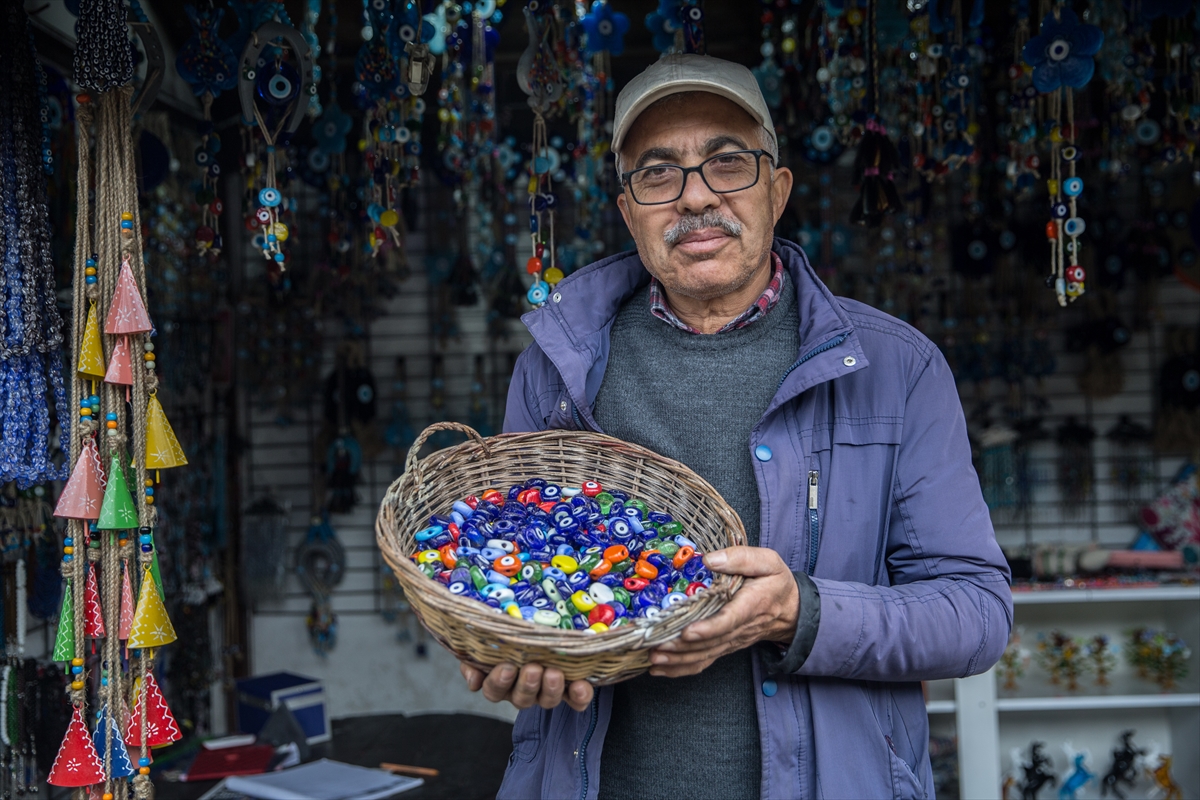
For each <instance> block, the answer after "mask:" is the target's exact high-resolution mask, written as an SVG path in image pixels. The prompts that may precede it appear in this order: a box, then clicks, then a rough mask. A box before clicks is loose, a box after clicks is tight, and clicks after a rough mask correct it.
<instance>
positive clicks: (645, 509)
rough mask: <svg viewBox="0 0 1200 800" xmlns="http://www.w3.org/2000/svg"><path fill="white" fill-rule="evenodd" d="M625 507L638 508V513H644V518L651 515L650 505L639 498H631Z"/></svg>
mask: <svg viewBox="0 0 1200 800" xmlns="http://www.w3.org/2000/svg"><path fill="white" fill-rule="evenodd" d="M625 507H626V508H636V509H637V510H638V513H639V514H641V515H642V519H645V518H646V517H647V515H649V513H650V507H649V506H647V505H646V504H645V503H643V502H642V501H641V500H638V499H637V498H634V499H633V500H630V501H629V502H628V503H626V504H625Z"/></svg>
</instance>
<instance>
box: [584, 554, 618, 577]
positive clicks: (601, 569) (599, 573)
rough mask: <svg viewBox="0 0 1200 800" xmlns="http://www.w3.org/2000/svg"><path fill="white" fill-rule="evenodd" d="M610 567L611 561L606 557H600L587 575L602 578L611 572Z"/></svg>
mask: <svg viewBox="0 0 1200 800" xmlns="http://www.w3.org/2000/svg"><path fill="white" fill-rule="evenodd" d="M612 567H613V565H612V562H611V561H609V560H608V559H607V558H602V559H600V563H599V564H597V565H596V566H595V567H593V568H592V571H591V572H589V573H588V575H591V576H592V577H593V578H603V577H604V576H605V575H607V574H608V573H610V572H612Z"/></svg>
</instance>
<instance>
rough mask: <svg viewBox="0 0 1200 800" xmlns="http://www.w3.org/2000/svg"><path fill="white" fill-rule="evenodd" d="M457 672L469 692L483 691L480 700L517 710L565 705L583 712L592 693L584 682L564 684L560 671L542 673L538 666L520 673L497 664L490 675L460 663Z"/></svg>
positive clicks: (546, 670) (530, 666)
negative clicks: (482, 698) (508, 704)
mask: <svg viewBox="0 0 1200 800" xmlns="http://www.w3.org/2000/svg"><path fill="white" fill-rule="evenodd" d="M458 669H459V671H460V672H462V676H463V677H464V678H466V680H467V688H468V689H470V690H471V691H472V692H478V691H479V690H480V689H483V696H484V697H486V698H487V699H488V700H491V701H492V702H493V703H499V702H500V701H501V700H507V701H508V702H510V703H512V704H513V705H514V706H516V707H517V708H532V707H533V706H534V705H539V706H541V707H542V708H554V707H556V706H557V705H558V704H559V703H562V702H564V701H565V702H566V704H567V705H569V706H570V707H571V708H573V709H575V710H576V711H583V710H584V709H586V708H587V707H588V705H590V704H591V702H592V695H593V694H594V693H595V689H594V688H593V687H592V685H591V684H590V683H588V682H587V681H571V682H570V684H568V683H567V681H566V679H565V678H564V677H563V674H562V670H559V669H556V668H555V667H548V668H545V669H543V668H542V666H541V665H540V664H526V665H525V666H524V667H521V669H520V670H518V669H517V668H516V666H514V665H513V664H497V665H496V666H495V667H493V668H492V671H491V672H489V673H484V672H482V671H481V670H478V669H475V668H474V667H470V666H467V665H466V664H462V663H460V664H459V665H458Z"/></svg>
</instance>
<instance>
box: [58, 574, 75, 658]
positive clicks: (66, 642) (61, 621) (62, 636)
mask: <svg viewBox="0 0 1200 800" xmlns="http://www.w3.org/2000/svg"><path fill="white" fill-rule="evenodd" d="M74 657H75V587H74V585H73V584H72V583H71V581H67V587H66V591H65V592H64V593H63V604H62V613H60V614H59V615H58V633H56V634H55V635H54V656H53V660H54V661H66V662H67V663H70V661H71V659H73V658H74Z"/></svg>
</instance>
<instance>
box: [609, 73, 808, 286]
mask: <svg viewBox="0 0 1200 800" xmlns="http://www.w3.org/2000/svg"><path fill="white" fill-rule="evenodd" d="M761 148H762V136H761V135H760V128H759V126H758V124H757V123H756V122H755V121H754V120H753V119H752V118H751V117H750V115H749V114H747V113H746V112H745V111H743V110H742V109H741V108H740V107H738V106H737V105H736V104H734V103H732V102H730V101H729V100H726V99H725V98H723V97H718V96H717V95H714V94H709V93H707V92H689V93H687V94H681V95H673V96H670V97H667V98H665V99H664V100H662V101H660V102H658V103H655V104H654V105H652V106H651V107H650V108H648V109H647V110H646V111H643V112H642V113H641V115H640V116H638V118H637V119H636V120H635V121H634V124H633V127H632V128H631V129H630V131H629V133H628V134H627V135H626V137H625V141H624V142H623V143H622V145H621V157H622V169H624V170H625V171H629V170H634V169H638V168H640V167H647V166H651V165H654V164H678V165H679V166H683V167H691V166H696V165H697V164H699V163H700V162H702V161H704V160H705V159H707V158H711V157H712V156H715V155H718V154H720V153H722V152H732V151H734V150H757V149H761ZM759 169H760V172H759V179H758V183H756V184H755V185H754V186H752V187H750V188H749V189H744V190H742V191H738V192H732V193H727V194H717V193H716V192H713V191H712V190H711V189H709V188H708V186H707V185H706V184H705V182H704V181H703V180H702V179H701V176H700V175H699V174H698V173H693V174H689V175H688V176H687V183H686V184H685V186H684V190H683V195H682V196H680V198H679V199H678V200H676V201H675V202H674V203H665V204H662V205H641V204H639V203H637V202H636V201H635V200H634V199H633V197H632V196H631V195H630V192H629V189H628V188H626V190H625V192H624V193H623V194H621V195H619V196H618V197H617V205H618V207H619V208H620V209H621V215H622V217H624V219H625V224H626V225H627V226H628V227H629V232H630V233H631V234H632V235H633V239H634V241H635V242H636V243H637V248H638V253H639V254H640V255H641V257H642V262H643V263H644V264H645V265H646V269H647V270H649V271H650V274H651V275H653V276H654V277H656V278H658V280H659V281H661V282H662V284H663V285H664V286H665V287H666V289H667V292H668V293H674V294H679V295H683V296H685V297H690V298H694V299H696V300H713V299H716V298H718V297H723V296H725V295H727V294H730V293H732V292H735V291H737V290H738V289H741V288H742V287H743V286H745V285H746V284H747V283H748V282H749V281H750V280H751V279H752V278H753V277H754V275H755V273H756V272H757V271H758V270H759V269H760V268H763V267H765V265H766V264H767V258H768V254H769V253H770V249H771V241H772V237H773V235H774V230H775V223H776V222H777V221H778V220H779V217H780V215H781V214H782V213H783V209H784V206H785V204H786V202H787V198H788V195H789V194H790V192H791V186H792V176H791V172H789V171H788V170H786V169H777V170H775V177H774V179H773V180H772V178H771V174H770V159H769V157H767V156H763V157H762V158H761V159H760V161H759ZM712 215H715V216H716V217H719V218H721V219H720V220H718V219H714V218H713V216H712ZM705 216H708V217H709V219H708V220H703V219H702V218H704V217H705ZM697 223H701V224H699V225H697Z"/></svg>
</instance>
